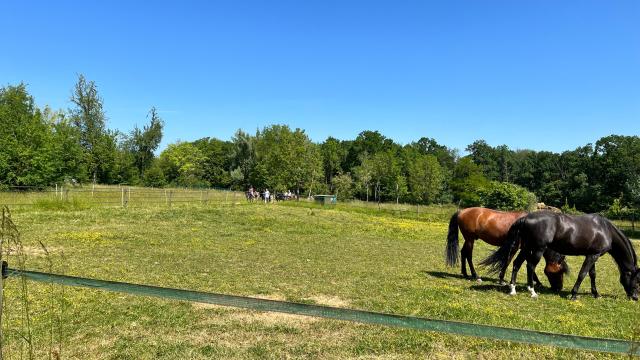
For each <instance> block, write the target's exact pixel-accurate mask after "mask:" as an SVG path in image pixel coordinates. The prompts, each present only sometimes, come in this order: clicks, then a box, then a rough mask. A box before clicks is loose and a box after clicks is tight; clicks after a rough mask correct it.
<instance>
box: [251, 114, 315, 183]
mask: <svg viewBox="0 0 640 360" xmlns="http://www.w3.org/2000/svg"><path fill="white" fill-rule="evenodd" d="M256 156H257V157H256V166H255V169H256V176H257V178H258V179H259V180H258V182H257V183H258V184H263V185H264V186H267V187H268V188H270V189H271V190H273V191H286V190H291V189H294V190H295V191H296V192H297V193H298V194H300V192H301V191H302V190H303V189H304V190H307V191H309V192H310V191H311V189H312V188H313V187H314V185H317V184H319V183H320V181H321V179H322V173H323V172H322V157H321V155H320V151H319V149H318V146H317V145H316V144H314V143H312V142H311V140H310V139H309V137H308V136H307V135H306V134H305V133H304V131H303V130H300V129H295V130H294V131H291V129H290V128H289V127H288V126H286V125H272V126H269V127H266V128H264V129H263V130H262V131H261V132H259V134H258V136H257V137H256Z"/></svg>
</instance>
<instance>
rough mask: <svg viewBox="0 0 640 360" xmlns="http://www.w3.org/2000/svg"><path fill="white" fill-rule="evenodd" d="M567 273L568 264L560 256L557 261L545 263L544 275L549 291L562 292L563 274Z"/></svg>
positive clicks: (563, 257)
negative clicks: (547, 281) (547, 280)
mask: <svg viewBox="0 0 640 360" xmlns="http://www.w3.org/2000/svg"><path fill="white" fill-rule="evenodd" d="M568 273H569V264H567V262H566V260H565V256H564V255H560V256H559V257H558V258H557V259H553V261H549V262H547V266H545V267H544V274H545V275H547V279H549V284H551V289H552V290H554V291H560V290H562V287H563V284H564V274H568Z"/></svg>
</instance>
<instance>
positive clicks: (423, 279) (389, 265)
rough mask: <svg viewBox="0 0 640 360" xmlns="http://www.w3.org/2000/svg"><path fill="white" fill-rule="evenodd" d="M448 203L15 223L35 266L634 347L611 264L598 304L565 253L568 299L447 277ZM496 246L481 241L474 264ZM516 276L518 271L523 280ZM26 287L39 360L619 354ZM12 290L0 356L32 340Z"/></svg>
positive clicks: (38, 209) (15, 354) (126, 212)
mask: <svg viewBox="0 0 640 360" xmlns="http://www.w3.org/2000/svg"><path fill="white" fill-rule="evenodd" d="M45 205H46V206H45ZM414 210H417V211H414ZM454 210H455V209H454V208H452V207H429V208H426V207H425V208H420V209H413V210H411V211H408V210H407V211H404V210H402V209H400V208H394V207H388V208H383V209H381V210H378V209H377V207H371V206H367V205H366V204H365V205H362V204H351V205H338V206H336V207H335V208H320V207H316V206H314V205H312V204H308V203H286V204H268V205H266V204H261V203H259V204H247V203H244V202H237V203H233V202H222V201H220V202H209V203H207V204H198V203H195V204H192V203H190V204H176V205H175V206H172V207H171V208H168V207H166V206H137V207H129V208H126V209H124V208H119V207H102V206H90V205H86V204H83V205H82V206H77V207H76V206H55V203H54V204H51V203H46V204H41V206H31V207H23V208H16V209H15V210H14V212H13V220H14V222H15V223H16V224H17V225H18V227H19V229H20V231H21V233H22V241H23V243H24V250H25V254H27V260H26V267H27V268H28V269H32V270H43V271H49V270H53V271H54V272H58V273H61V272H63V273H65V274H67V275H75V276H84V277H94V278H100V279H108V280H116V281H126V282H132V283H143V284H150V285H159V286H166V287H175V288H184V289H191V290H199V291H210V292H220V293H227V294H237V295H248V296H255V297H262V298H268V299H278V300H287V301H296V302H305V303H315V304H325V305H331V306H340V307H349V308H356V309H364V310H372V311H381V312H387V313H396V314H404V315H414V316H422V317H429V318H436V319H448V320H461V321H468V322H474V323H482V324H492V325H500V326H508V327H519V328H526V329H535V330H545V331H553V332H561V333H569V334H577V335H586V336H602V337H611V338H622V339H632V337H633V336H634V335H633V334H634V332H633V329H636V337H637V336H638V335H640V334H638V329H640V304H638V303H637V302H632V301H628V300H627V299H626V296H625V294H624V291H623V289H622V286H621V285H620V284H619V282H618V271H617V269H616V267H615V264H614V263H613V261H612V260H611V257H610V256H605V257H603V258H602V259H601V260H600V261H599V262H598V285H599V290H600V293H601V294H602V295H603V298H601V299H597V300H596V299H592V298H591V297H590V296H589V295H588V293H589V282H588V280H586V281H585V282H584V283H583V286H582V288H581V296H580V298H579V300H578V301H576V302H571V301H568V300H567V299H566V296H567V294H568V292H567V290H568V289H569V288H570V287H571V286H572V285H573V282H574V281H575V276H576V273H577V271H578V269H579V265H580V264H581V261H582V259H581V258H572V259H570V264H571V265H572V267H573V273H572V274H571V275H570V276H569V278H568V279H567V281H566V282H565V292H563V293H562V294H560V295H557V294H554V293H549V292H546V291H544V290H543V291H542V292H541V295H540V297H539V298H538V299H531V298H530V297H529V296H528V293H527V292H526V290H525V289H524V288H523V286H520V287H519V291H520V292H519V294H518V295H517V296H516V297H510V296H508V295H506V289H505V288H501V287H498V286H497V285H496V283H495V282H494V280H493V279H492V278H491V277H487V276H484V278H485V281H484V282H483V283H482V284H478V283H475V282H471V281H467V280H464V279H462V278H460V277H459V276H458V274H459V269H458V268H455V269H452V268H447V267H446V266H445V265H444V258H443V255H444V248H445V237H446V230H447V221H448V218H449V216H450V215H451V214H452V213H453V211H454ZM40 242H42V243H44V244H46V246H47V248H48V251H49V252H50V256H45V254H44V251H43V250H42V249H41V246H40V245H39V243H40ZM635 246H636V248H638V243H637V242H635ZM491 249H492V248H491V247H490V246H488V245H486V244H484V243H476V250H475V254H474V255H475V256H474V258H475V259H476V262H478V261H479V260H480V259H481V258H483V257H484V256H485V255H486V254H488V252H489V251H490V250H491ZM10 260H11V258H10ZM479 272H480V274H481V275H483V274H484V271H483V270H482V269H481V270H480V271H479ZM538 272H539V274H542V269H541V267H539V269H538ZM524 278H525V276H524V272H522V273H521V275H520V277H519V280H520V284H521V285H523V282H524ZM543 281H546V279H545V280H543ZM27 285H28V288H29V299H30V309H29V310H30V314H31V318H30V322H31V323H30V326H29V327H28V329H29V330H30V332H31V335H30V336H31V338H32V339H33V348H34V351H35V354H34V357H35V358H49V356H50V354H51V352H52V349H51V348H52V347H53V348H54V349H53V351H54V352H56V351H58V350H55V348H56V347H57V343H58V342H61V343H62V349H61V350H60V354H61V356H62V358H80V359H208V358H274V359H281V358H333V359H344V358H362V359H370V358H382V359H404V358H419V359H424V358H443V359H448V358H492V359H493V358H504V359H511V358H528V359H533V358H536V359H539V358H551V357H560V358H608V357H611V358H623V356H613V355H606V354H601V353H588V352H578V351H571V350H564V349H558V348H552V347H545V346H529V345H520V344H514V343H507V342H500V341H492V340H483V339H476V338H471V337H461V336H451V335H445V334H438V333H431V332H419V331H411V330H402V329H394V328H385V327H379V326H371V325H359V324H354V323H348V322H340V321H334V320H320V319H315V318H308V317H302V316H293V315H283V314H273V313H260V312H254V311H247V310H240V309H234V308H225V307H218V306H206V305H199V304H191V303H186V302H177V301H166V300H161V299H155V298H145V297H134V296H128V295H123V294H118V293H109V292H102V291H99V290H87V289H74V288H64V289H63V288H61V287H53V286H50V285H43V284H38V283H34V282H28V284H27ZM6 287H7V289H6V293H5V312H4V318H3V322H4V333H5V339H4V340H5V356H6V357H7V358H19V357H20V354H21V349H22V351H23V355H24V351H25V349H26V345H25V344H26V342H25V341H24V340H23V339H22V338H23V337H27V338H28V337H29V335H28V334H27V333H26V332H25V331H26V330H25V326H23V325H21V324H22V323H23V320H24V319H23V318H21V317H20V316H21V315H20V312H19V311H18V310H19V309H18V305H17V304H19V298H18V297H19V296H18V294H19V287H20V282H19V281H17V280H14V279H10V280H8V282H7V283H6ZM62 291H64V294H62V293H61V292H62ZM61 301H63V302H64V304H65V305H64V306H60V304H59V303H60V302H61ZM12 305H15V307H14V308H12ZM12 310H13V311H12ZM52 322H53V323H54V325H53V326H51V323H52ZM52 328H53V329H52ZM52 337H53V338H54V340H51V338H52ZM59 337H60V338H61V339H58V338H59ZM51 344H53V346H52V345H51Z"/></svg>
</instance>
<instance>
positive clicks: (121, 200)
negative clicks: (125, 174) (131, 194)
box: [120, 187, 124, 207]
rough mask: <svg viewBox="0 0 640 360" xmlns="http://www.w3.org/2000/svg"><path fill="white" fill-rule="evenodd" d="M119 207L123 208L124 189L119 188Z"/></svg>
mask: <svg viewBox="0 0 640 360" xmlns="http://www.w3.org/2000/svg"><path fill="white" fill-rule="evenodd" d="M120 205H121V206H122V207H124V188H123V187H121V188H120Z"/></svg>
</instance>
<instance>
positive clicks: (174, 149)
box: [159, 142, 209, 186]
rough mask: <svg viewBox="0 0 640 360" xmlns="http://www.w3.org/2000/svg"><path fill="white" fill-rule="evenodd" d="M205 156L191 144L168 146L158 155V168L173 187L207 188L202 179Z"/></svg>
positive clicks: (205, 182) (183, 143)
mask: <svg viewBox="0 0 640 360" xmlns="http://www.w3.org/2000/svg"><path fill="white" fill-rule="evenodd" d="M206 159H207V158H206V156H205V155H204V154H203V153H202V151H201V150H200V149H199V148H198V147H197V146H196V145H194V144H193V143H189V142H178V143H174V144H169V146H167V148H166V149H165V150H164V151H163V152H162V153H161V154H160V164H159V165H160V167H161V169H162V173H163V175H164V177H165V179H166V180H167V181H168V182H170V183H173V184H175V185H182V186H208V185H209V183H208V182H207V181H206V180H205V179H204V163H205V161H206Z"/></svg>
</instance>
